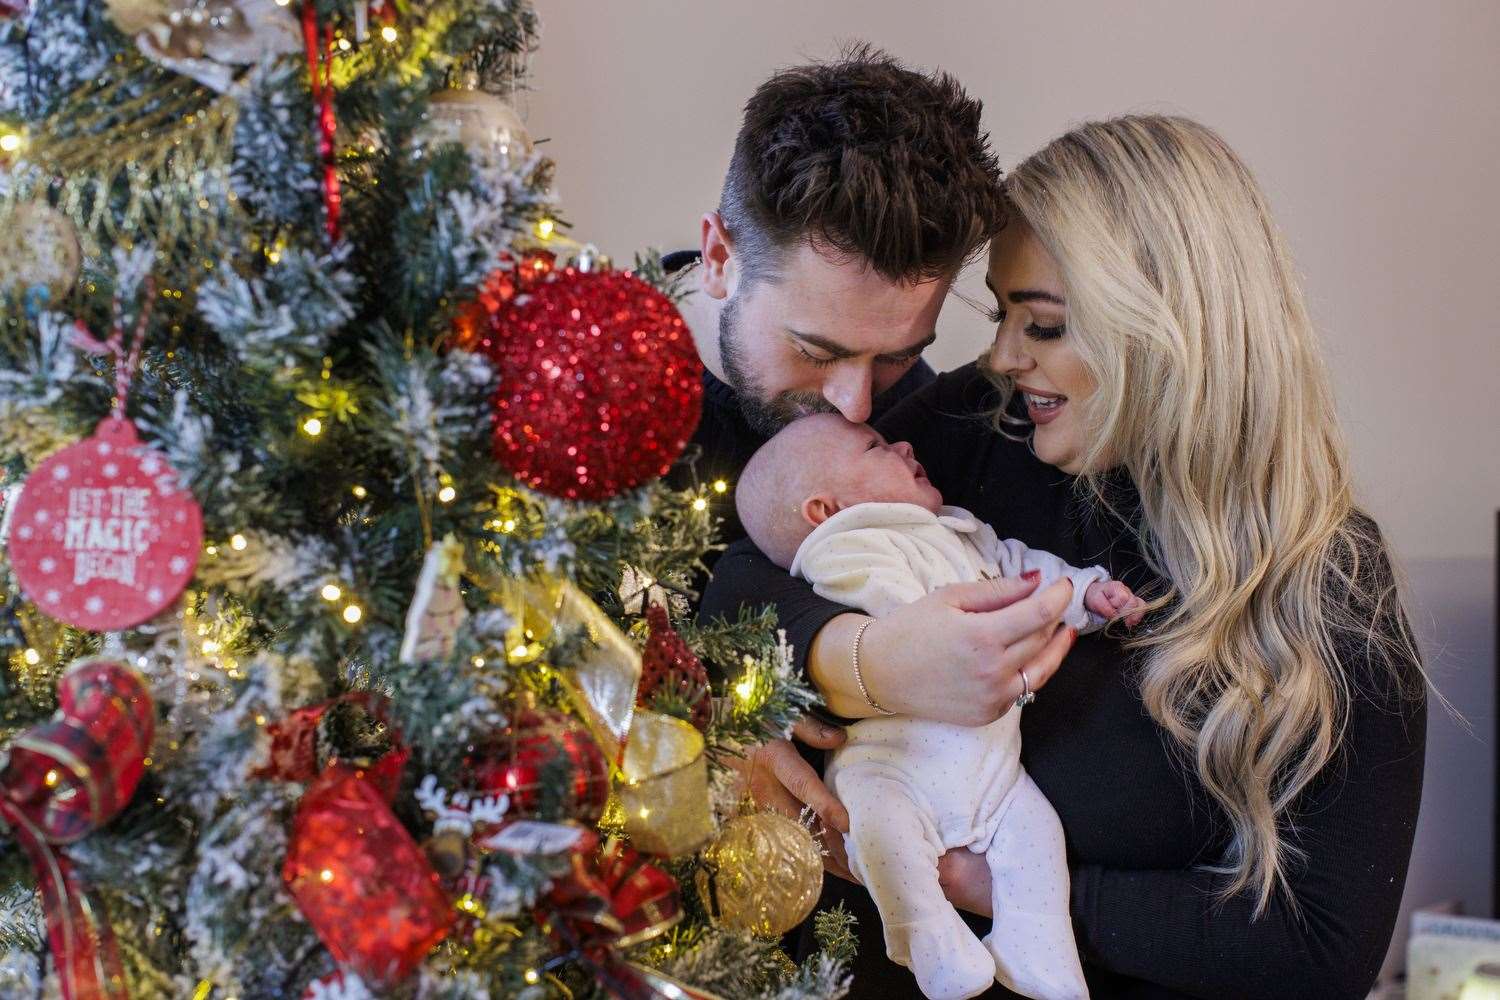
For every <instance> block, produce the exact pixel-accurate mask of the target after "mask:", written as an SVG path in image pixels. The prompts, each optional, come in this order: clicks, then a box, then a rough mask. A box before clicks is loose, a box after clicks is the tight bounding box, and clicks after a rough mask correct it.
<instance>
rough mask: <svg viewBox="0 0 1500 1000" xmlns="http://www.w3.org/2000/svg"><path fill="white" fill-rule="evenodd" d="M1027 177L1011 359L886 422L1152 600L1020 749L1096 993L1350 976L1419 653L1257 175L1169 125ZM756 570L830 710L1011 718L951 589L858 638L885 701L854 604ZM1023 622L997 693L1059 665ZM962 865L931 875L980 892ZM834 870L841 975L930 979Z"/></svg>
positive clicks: (878, 989) (1299, 984)
mask: <svg viewBox="0 0 1500 1000" xmlns="http://www.w3.org/2000/svg"><path fill="white" fill-rule="evenodd" d="M1009 193H1010V198H1011V201H1012V204H1013V208H1014V215H1015V218H1014V219H1013V221H1012V222H1011V224H1010V225H1009V226H1007V228H1006V230H1005V231H1004V232H1003V233H1002V234H1001V235H1000V237H998V238H997V239H996V241H995V243H994V245H993V248H992V252H991V258H990V268H989V273H988V281H989V284H990V286H991V289H992V291H993V293H994V294H995V297H996V310H995V317H994V318H995V320H996V322H997V324H998V329H997V332H996V337H995V342H994V345H993V347H992V349H991V350H990V351H989V352H988V353H987V355H986V356H985V357H984V358H981V360H980V362H979V363H977V364H976V365H971V366H968V367H966V368H964V369H960V370H958V371H956V372H950V373H948V374H946V375H944V376H943V377H941V378H940V379H939V380H938V382H937V383H935V384H934V385H932V386H929V387H928V388H927V389H924V390H923V391H922V392H920V393H919V394H917V395H916V396H914V397H913V398H912V399H911V400H909V401H908V402H906V403H904V404H903V405H902V406H901V407H899V408H898V409H897V410H896V411H895V412H893V413H892V414H891V415H890V416H889V417H888V418H887V419H886V420H885V421H884V422H882V424H881V430H882V432H883V433H884V434H885V436H886V437H887V438H888V439H890V440H902V439H904V440H907V441H910V442H911V443H912V444H913V446H914V447H915V449H916V453H917V454H918V455H919V456H920V457H921V459H922V462H923V464H924V466H925V467H926V469H927V472H928V475H929V477H930V479H931V481H932V482H933V483H934V484H935V485H937V486H938V488H939V489H941V490H942V492H943V494H944V496H945V498H946V500H947V502H948V503H951V504H957V505H959V506H963V507H967V508H969V509H970V510H972V511H973V512H974V513H975V514H977V515H978V516H979V517H980V518H982V519H984V520H986V521H988V522H990V523H991V524H992V525H994V526H995V527H996V529H997V530H999V531H1000V533H1001V534H1002V535H1011V536H1014V537H1017V538H1019V539H1021V540H1022V541H1023V542H1025V543H1026V544H1028V545H1031V546H1034V547H1038V548H1043V549H1047V550H1049V551H1051V552H1053V553H1055V554H1057V555H1058V556H1060V557H1061V558H1063V559H1065V560H1067V561H1069V562H1072V563H1074V564H1075V565H1088V564H1091V563H1095V562H1097V563H1102V564H1104V565H1105V566H1106V567H1107V568H1108V569H1109V570H1110V571H1111V573H1112V574H1113V575H1114V576H1115V577H1117V578H1119V579H1121V580H1123V581H1124V582H1126V583H1127V584H1129V585H1130V586H1131V587H1132V588H1133V589H1134V590H1135V591H1136V592H1137V593H1138V594H1143V595H1146V596H1149V597H1152V598H1154V601H1153V613H1152V614H1151V615H1150V616H1149V617H1148V619H1147V622H1146V624H1145V625H1144V626H1142V627H1141V628H1139V629H1136V630H1126V629H1125V628H1123V626H1122V625H1120V624H1119V623H1117V624H1116V625H1115V626H1113V627H1112V628H1111V629H1110V630H1109V634H1108V635H1103V636H1090V637H1085V638H1083V639H1079V640H1078V641H1077V643H1076V645H1075V646H1074V648H1073V650H1072V652H1071V653H1070V654H1069V655H1068V659H1067V665H1066V669H1063V670H1061V671H1059V672H1058V673H1057V674H1056V676H1055V677H1054V678H1053V679H1052V682H1051V684H1050V685H1049V686H1048V687H1047V689H1046V691H1045V692H1044V693H1043V695H1042V696H1041V697H1040V698H1039V699H1038V700H1037V701H1036V703H1035V704H1034V705H1031V706H1030V707H1028V708H1027V709H1026V712H1025V715H1024V716H1023V718H1022V726H1021V728H1022V734H1023V740H1024V747H1025V749H1024V752H1023V759H1024V762H1025V766H1026V768H1027V770H1028V771H1029V772H1030V774H1031V775H1032V777H1033V779H1034V780H1035V781H1036V782H1037V784H1038V785H1039V786H1040V787H1041V789H1042V791H1043V792H1044V793H1046V795H1047V797H1048V798H1049V799H1050V800H1051V801H1052V803H1053V805H1054V807H1055V808H1056V809H1057V812H1058V815H1059V817H1060V818H1061V820H1062V824H1063V828H1064V831H1065V833H1066V836H1067V841H1068V849H1069V860H1070V865H1071V866H1072V879H1073V885H1072V894H1073V895H1072V909H1073V917H1074V923H1075V929H1076V935H1077V939H1078V942H1079V948H1080V952H1081V955H1082V957H1083V959H1084V963H1085V969H1086V971H1087V972H1088V974H1089V981H1090V987H1091V989H1092V990H1093V992H1094V995H1095V996H1101V997H1107V996H1130V997H1172V996H1216V997H1223V996H1234V997H1255V996H1267V997H1269V996H1275V997H1289V996H1308V997H1319V998H1330V997H1362V996H1364V995H1365V993H1366V992H1367V991H1368V989H1369V987H1370V985H1371V983H1372V982H1373V980H1374V978H1375V976H1376V974H1377V973H1378V971H1379V967H1380V964H1381V961H1382V959H1383V957H1384V954H1385V950H1386V948H1387V946H1388V943H1389V939H1390V934H1391V930H1392V926H1393V924H1394V921H1395V917H1396V912H1397V909H1398V906H1399V902H1400V897H1401V890H1402V886H1403V884H1404V881H1405V877H1406V867H1407V861H1408V859H1409V855H1410V850H1411V839H1412V834H1413V830H1414V828H1415V823H1416V814H1417V805H1418V801H1419V798H1420V793H1421V776H1422V755H1423V747H1424V738H1425V720H1426V714H1425V700H1424V689H1423V676H1422V671H1421V666H1420V663H1419V661H1418V658H1417V655H1416V652H1415V649H1414V647H1413V642H1412V639H1411V637H1410V634H1409V632H1408V629H1407V625H1406V621H1405V617H1404V615H1403V613H1402V610H1401V607H1400V603H1399V601H1398V599H1397V597H1396V589H1395V585H1394V581H1393V576H1392V571H1391V568H1390V564H1389V561H1388V558H1387V556H1386V553H1385V548H1384V544H1383V542H1382V541H1381V538H1380V535H1379V532H1378V530H1377V529H1376V527H1375V525H1374V524H1373V522H1371V521H1370V520H1369V519H1368V518H1367V517H1365V516H1364V515H1363V514H1361V513H1360V512H1359V511H1358V510H1357V509H1356V508H1355V507H1354V505H1353V502H1352V499H1351V495H1350V482H1349V474H1348V465H1347V457H1346V453H1345V448H1344V444H1343V441H1342V438H1341V436H1340V434H1339V431H1338V428H1337V422H1336V417H1335V413H1334V406H1333V401H1332V397H1331V393H1330V391H1329V381H1328V378H1327V375H1326V373H1325V371H1324V368H1323V365H1322V362H1321V360H1320V358H1319V356H1318V351H1317V348H1316V344H1315V342H1314V341H1315V338H1314V334H1313V331H1312V328H1311V323H1310V322H1309V319H1308V316H1307V313H1306V310H1305V308H1304V306H1303V302H1302V295H1301V292H1300V289H1299V288H1298V285H1297V281H1296V278H1295V275H1294V272H1293V269H1292V265H1291V262H1290V259H1289V256H1288V254H1287V251H1286V248H1285V246H1284V244H1283V242H1282V240H1281V237H1280V236H1279V235H1278V233H1277V231H1276V229H1275V227H1274V225H1273V224H1272V222H1271V220H1270V216H1269V212H1268V210H1267V206H1266V203H1265V200H1264V197H1263V196H1262V194H1261V192H1260V190H1259V188H1258V186H1257V185H1256V184H1255V182H1254V180H1253V178H1252V177H1251V176H1250V174H1249V172H1248V170H1247V169H1246V168H1245V166H1244V165H1243V164H1242V163H1241V162H1240V160H1239V159H1238V157H1236V156H1235V154H1234V153H1233V152H1232V151H1231V150H1230V149H1229V148H1228V147H1227V146H1226V145H1225V144H1224V142H1223V140H1221V139H1220V138H1219V137H1218V136H1217V135H1216V134H1214V133H1213V132H1211V131H1210V130H1208V129H1206V128H1204V127H1203V126H1201V125H1197V124H1195V123H1193V122H1190V121H1186V120H1183V119H1179V118H1165V117H1129V118H1121V119H1115V120H1112V121H1107V122H1099V123H1091V124H1087V125H1084V126H1082V127H1080V128H1078V129H1075V130H1074V131H1072V132H1069V133H1068V134H1067V135H1065V136H1063V137H1062V138H1060V139H1058V140H1056V141H1054V142H1053V143H1051V144H1050V145H1048V146H1047V147H1046V148H1044V149H1043V150H1041V151H1040V152H1038V153H1036V154H1035V155H1033V156H1032V157H1030V158H1029V159H1027V160H1026V161H1025V162H1024V163H1022V164H1021V165H1020V166H1019V167H1018V168H1017V169H1016V171H1015V173H1014V174H1013V175H1012V177H1011V178H1010V181H1009ZM767 593H771V594H773V595H774V597H775V600H776V603H777V605H778V608H779V610H780V611H781V613H782V615H783V619H784V621H786V622H787V623H788V628H789V632H790V633H791V638H792V639H793V640H794V641H796V642H797V643H798V645H799V647H801V648H805V649H809V650H810V653H809V656H808V662H807V669H808V672H809V674H810V676H811V677H812V678H813V680H814V682H815V683H816V684H817V685H818V687H819V688H820V689H821V690H822V692H823V694H824V695H825V698H826V699H827V700H828V703H829V704H830V706H831V707H833V708H834V710H835V711H839V712H843V713H846V714H849V715H853V716H864V715H868V714H871V713H873V711H874V709H873V708H870V707H869V704H868V702H869V699H870V698H873V700H874V701H876V702H878V703H880V704H882V705H885V706H886V707H888V708H891V709H893V710H895V711H897V712H899V713H906V714H917V715H927V716H929V717H933V718H947V719H949V720H950V721H962V720H964V719H970V720H971V722H973V723H977V722H983V721H988V720H987V719H986V718H984V716H985V715H988V714H992V713H990V712H989V711H987V710H985V709H984V708H983V707H982V706H981V707H980V708H979V709H977V710H976V708H975V700H974V699H973V698H971V697H968V694H969V692H971V691H972V687H973V685H972V681H971V679H970V678H955V676H954V675H955V671H954V670H953V669H952V668H951V664H937V663H928V662H924V659H925V658H924V656H923V650H924V648H929V649H930V648H932V646H931V643H932V642H934V641H936V637H935V636H934V635H932V634H931V633H932V631H934V630H935V629H939V628H941V629H951V627H952V623H951V621H949V620H947V619H945V618H943V617H942V615H940V614H935V613H934V612H936V611H940V610H941V605H942V601H941V600H940V597H941V595H933V596H930V597H929V598H926V599H924V601H921V602H917V604H914V605H911V606H909V608H908V609H903V611H909V612H910V613H909V614H905V615H903V614H902V612H897V613H896V614H895V615H893V616H891V617H890V618H886V619H882V620H879V621H876V622H875V623H873V624H872V625H871V626H870V627H868V628H867V629H865V631H864V634H863V640H862V644H861V646H860V650H859V655H860V665H861V678H859V679H862V680H863V681H864V683H865V685H866V689H867V690H868V692H869V698H866V697H864V696H863V695H862V693H861V690H860V687H859V684H858V680H859V679H856V678H855V676H854V670H853V653H854V650H853V638H852V637H853V636H854V635H855V634H856V632H857V630H858V627H859V626H860V625H861V624H862V623H863V622H864V621H865V620H866V619H865V618H864V616H862V615H859V614H856V613H852V612H849V611H848V609H843V608H839V607H837V606H835V605H829V604H827V602H823V601H821V600H820V599H819V598H817V597H816V596H814V595H812V594H811V592H810V590H808V589H807V588H806V587H805V586H804V585H802V584H800V583H799V582H798V581H794V580H790V579H789V578H787V577H785V575H784V574H781V573H780V572H779V571H777V570H775V568H774V567H772V566H770V564H769V563H767V562H766V561H764V559H762V558H761V557H759V556H758V554H756V553H754V552H753V550H745V549H739V550H731V552H730V553H729V554H728V555H726V557H725V558H724V560H723V561H722V562H721V563H720V566H719V569H718V571H717V575H716V578H715V582H714V584H713V586H712V587H711V588H710V591H709V594H708V595H707V599H706V600H705V605H704V610H705V611H706V612H712V611H713V610H715V609H725V608H732V607H735V606H737V605H738V604H739V603H740V602H741V601H746V602H752V603H758V602H759V601H762V600H764V599H765V595H766V594H767ZM966 599H967V598H966ZM1007 599H1010V598H1007ZM955 603H957V604H960V605H962V603H963V602H961V601H959V602H955V601H953V600H951V599H950V600H949V601H948V602H947V605H948V606H952V605H954V604H955ZM922 605H926V607H922ZM924 618H926V619H928V620H930V621H933V622H937V623H938V624H936V625H929V626H927V634H924V626H923V620H924ZM1026 641H1029V642H1031V643H1032V647H1031V648H1033V649H1035V650H1036V660H1035V661H1034V663H1035V665H1034V666H1033V667H1032V668H1030V672H1027V671H1022V672H1021V676H1020V677H1014V676H997V677H994V678H992V679H991V681H990V683H991V685H992V687H993V688H994V689H996V690H999V691H1003V692H1004V698H1005V699H1006V700H1007V701H1010V700H1014V699H1015V697H1016V696H1017V695H1018V694H1020V693H1022V692H1024V691H1027V690H1035V689H1036V688H1038V687H1040V685H1041V684H1042V683H1043V682H1044V681H1045V680H1046V679H1047V677H1046V675H1047V674H1048V673H1049V672H1050V664H1047V663H1044V662H1043V661H1044V660H1046V659H1047V656H1046V650H1047V649H1050V648H1051V646H1052V645H1053V644H1051V643H1049V644H1048V645H1047V646H1046V647H1045V648H1044V647H1043V645H1042V640H1041V639H1037V638H1032V639H1029V640H1026ZM985 652H986V651H985V650H978V651H977V652H976V656H975V658H974V659H975V662H978V661H980V660H983V659H985V655H984V654H985ZM958 672H962V671H958ZM945 699H946V700H945ZM1001 710H1003V708H1002V709H1001ZM765 759H766V760H767V761H768V763H770V764H772V765H773V766H774V765H775V763H776V760H777V759H778V758H777V757H776V756H775V755H774V754H773V753H772V752H771V751H768V752H767V755H766V757H765ZM777 773H779V774H785V773H787V771H786V769H784V768H779V769H778V771H777ZM797 790H798V791H801V792H802V793H803V794H800V795H798V796H797V797H798V798H800V799H802V800H809V799H817V798H818V797H819V796H820V795H824V794H826V791H824V790H822V789H819V788H817V787H815V786H814V787H812V788H811V789H808V788H802V789H797ZM824 812H825V814H826V812H827V810H824ZM975 860H976V859H974V858H972V857H967V858H966V857H964V856H963V855H962V852H959V854H957V855H950V857H948V858H945V859H944V871H945V876H946V879H947V884H948V885H949V886H950V897H951V898H953V899H954V900H955V901H956V902H957V903H958V904H959V905H961V906H965V907H968V908H971V909H977V910H982V909H983V908H985V907H986V906H987V900H988V887H987V885H985V884H984V880H985V878H986V875H985V874H984V869H983V865H982V863H974V862H975ZM830 885H831V886H832V887H834V888H838V887H839V883H836V882H834V881H832V880H831V881H830ZM844 894H845V895H849V896H851V898H852V899H854V900H855V901H854V902H853V903H851V905H854V906H855V907H856V909H857V910H858V912H859V913H860V914H861V915H863V916H864V917H865V919H864V921H863V922H862V923H863V927H862V930H863V932H864V933H863V934H862V948H861V955H860V960H859V963H860V965H859V968H858V969H857V971H856V978H855V986H854V991H853V993H852V994H851V995H852V996H855V997H876V996H903V997H905V996H915V995H917V993H916V992H915V987H914V984H913V983H912V981H911V979H910V977H909V976H908V975H907V974H906V973H905V970H902V969H899V968H897V967H895V966H893V965H891V964H890V963H889V962H887V961H886V959H885V957H884V949H883V948H882V947H881V945H880V937H879V930H878V917H877V916H876V915H875V914H874V911H873V909H872V908H871V907H870V906H869V905H868V902H867V900H866V899H860V897H862V896H863V893H862V891H861V890H858V889H857V888H853V887H850V888H849V890H848V891H847V892H845V893H844ZM872 922H873V923H875V924H876V925H877V926H874V927H872V926H870V925H871V924H872ZM981 926H982V924H981ZM994 995H1003V994H1001V993H1000V992H999V991H998V988H997V991H996V993H995V994H994Z"/></svg>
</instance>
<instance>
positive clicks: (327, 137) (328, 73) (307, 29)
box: [302, 0, 343, 243]
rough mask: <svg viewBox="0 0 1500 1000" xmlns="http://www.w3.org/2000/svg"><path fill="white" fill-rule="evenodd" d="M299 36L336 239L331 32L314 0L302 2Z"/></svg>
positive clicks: (332, 236)
mask: <svg viewBox="0 0 1500 1000" xmlns="http://www.w3.org/2000/svg"><path fill="white" fill-rule="evenodd" d="M302 40H303V42H304V43H305V44H306V46H307V77H308V85H309V87H310V88H311V90H312V96H313V100H314V101H316V102H317V103H318V158H319V159H320V160H322V163H323V208H324V210H325V212H326V214H327V223H328V238H329V239H330V240H332V241H333V242H334V243H337V242H338V240H339V210H340V208H341V206H342V205H343V196H342V195H341V194H339V175H338V168H337V166H336V165H335V164H334V158H333V134H334V130H335V128H336V127H337V126H336V123H335V122H334V119H333V79H332V76H333V58H332V57H331V56H330V55H329V53H328V49H329V46H330V45H331V44H332V41H333V32H332V30H325V29H324V28H322V27H321V26H319V24H318V12H317V5H316V4H315V3H314V2H313V0H306V2H305V3H303V5H302ZM320 74H321V75H320Z"/></svg>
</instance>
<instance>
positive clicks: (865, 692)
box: [854, 618, 896, 715]
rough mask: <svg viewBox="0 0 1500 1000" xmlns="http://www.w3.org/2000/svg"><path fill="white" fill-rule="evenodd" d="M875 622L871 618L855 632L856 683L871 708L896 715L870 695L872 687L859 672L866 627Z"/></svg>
mask: <svg viewBox="0 0 1500 1000" xmlns="http://www.w3.org/2000/svg"><path fill="white" fill-rule="evenodd" d="M874 624H875V619H873V618H871V619H869V620H868V621H866V622H865V623H864V624H863V625H861V626H860V627H859V631H857V632H855V633H854V683H856V684H858V685H859V693H860V694H862V695H864V698H865V702H866V703H867V704H868V705H869V706H870V707H871V708H873V709H874V710H875V711H877V712H879V713H880V714H881V715H895V714H896V713H895V712H892V711H891V710H890V709H887V708H882V707H881V705H880V703H879V702H878V701H876V700H875V699H874V698H871V697H870V689H869V688H867V687H865V679H864V676H863V675H862V674H860V672H859V643H860V640H861V639H863V638H864V637H865V629H867V628H869V627H870V626H871V625H874Z"/></svg>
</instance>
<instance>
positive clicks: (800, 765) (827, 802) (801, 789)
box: [734, 716, 854, 882]
mask: <svg viewBox="0 0 1500 1000" xmlns="http://www.w3.org/2000/svg"><path fill="white" fill-rule="evenodd" d="M792 735H793V736H795V737H796V738H797V739H798V740H800V741H801V742H803V743H806V744H807V745H808V746H811V747H816V748H818V749H820V750H832V749H834V748H835V747H839V746H842V745H843V743H844V731H843V730H842V729H840V728H839V727H838V726H830V725H826V724H824V723H821V722H818V721H816V720H815V719H812V718H811V717H808V716H803V718H802V719H801V720H800V721H799V722H798V723H797V726H796V728H795V729H793V730H792ZM734 766H735V769H736V770H738V771H739V772H740V773H741V774H743V775H744V776H745V779H746V786H747V787H748V788H749V790H750V795H751V797H752V798H754V799H755V803H756V805H758V806H760V807H761V808H762V809H770V810H773V811H775V812H779V813H781V814H783V815H785V816H790V817H792V818H793V819H796V818H797V817H798V816H800V815H801V813H802V807H803V806H804V805H806V806H811V807H812V810H813V812H815V813H817V815H818V819H819V820H820V824H821V826H822V831H821V837H822V841H823V850H824V852H825V853H824V855H823V867H825V868H827V869H828V870H829V871H830V872H832V873H833V874H835V875H837V876H839V877H840V878H844V879H848V880H849V881H851V882H852V881H854V876H852V875H850V874H849V859H848V856H847V855H846V854H845V853H844V834H846V833H848V832H849V812H848V810H846V809H845V808H844V806H843V804H842V803H841V802H839V800H838V799H836V798H834V795H833V792H831V791H829V790H828V786H827V785H825V784H823V779H821V778H819V777H818V772H817V771H815V770H814V769H813V767H812V765H810V764H808V763H807V761H805V760H803V759H802V755H801V754H799V753H798V752H797V748H796V747H795V746H793V745H792V742H791V740H773V741H772V742H770V743H764V744H762V745H760V746H758V747H756V748H755V749H754V750H752V751H750V752H749V753H748V754H747V755H746V757H745V758H744V759H743V760H741V761H738V762H737V763H736V764H735V765H734Z"/></svg>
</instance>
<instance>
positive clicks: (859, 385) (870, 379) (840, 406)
mask: <svg viewBox="0 0 1500 1000" xmlns="http://www.w3.org/2000/svg"><path fill="white" fill-rule="evenodd" d="M873 392H874V376H873V373H872V372H871V369H870V366H869V365H868V364H861V363H859V362H854V363H852V364H842V365H835V366H834V369H833V371H831V372H830V373H829V374H828V378H827V379H825V380H824V382H823V398H824V399H826V400H828V403H829V405H830V406H832V407H833V408H834V409H835V410H838V411H839V412H840V413H842V414H843V415H844V419H845V420H847V421H849V422H850V423H851V424H862V423H864V422H866V421H867V420H869V419H870V412H871V410H872V409H873V407H874V403H873V401H872V399H871V394H872V393H873Z"/></svg>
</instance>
